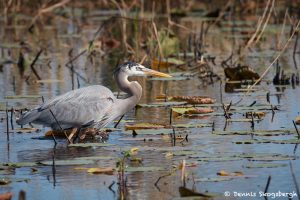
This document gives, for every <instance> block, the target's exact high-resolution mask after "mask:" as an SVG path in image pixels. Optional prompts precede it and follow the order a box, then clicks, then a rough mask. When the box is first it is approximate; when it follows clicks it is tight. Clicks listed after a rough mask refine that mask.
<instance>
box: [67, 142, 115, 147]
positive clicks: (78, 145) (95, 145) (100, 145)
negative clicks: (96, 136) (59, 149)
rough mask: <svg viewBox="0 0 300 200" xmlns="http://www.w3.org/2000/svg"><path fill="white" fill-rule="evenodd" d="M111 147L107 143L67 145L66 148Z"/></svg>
mask: <svg viewBox="0 0 300 200" xmlns="http://www.w3.org/2000/svg"><path fill="white" fill-rule="evenodd" d="M109 146H113V144H107V143H76V144H69V145H68V147H84V148H87V147H109Z"/></svg>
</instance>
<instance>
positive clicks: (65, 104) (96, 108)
mask: <svg viewBox="0 0 300 200" xmlns="http://www.w3.org/2000/svg"><path fill="white" fill-rule="evenodd" d="M115 100H116V98H115V96H114V95H113V94H112V92H111V91H110V90H109V89H108V88H106V87H104V86H90V87H85V88H81V89H78V90H74V91H71V92H68V93H66V94H64V95H61V96H58V97H56V98H54V99H53V100H50V101H49V102H48V103H45V104H43V105H42V106H40V107H39V108H37V110H38V112H39V113H40V115H39V118H38V119H36V120H35V121H36V122H38V123H41V124H52V126H53V125H54V126H55V124H57V123H56V120H57V121H58V122H59V124H60V125H61V126H62V127H63V128H68V127H73V126H84V125H89V124H92V123H96V122H99V121H102V120H103V119H106V118H107V116H108V115H110V114H111V113H112V112H113V105H114V103H115V102H116V101H115ZM51 112H52V113H53V115H54V116H53V115H52V113H51ZM54 117H55V118H56V120H55V119H54Z"/></svg>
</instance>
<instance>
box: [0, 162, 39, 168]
mask: <svg viewBox="0 0 300 200" xmlns="http://www.w3.org/2000/svg"><path fill="white" fill-rule="evenodd" d="M1 165H3V166H9V167H14V168H20V167H34V166H37V163H35V162H17V163H2V164H1Z"/></svg>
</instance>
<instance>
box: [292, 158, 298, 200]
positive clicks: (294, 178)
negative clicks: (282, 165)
mask: <svg viewBox="0 0 300 200" xmlns="http://www.w3.org/2000/svg"><path fill="white" fill-rule="evenodd" d="M290 170H291V173H292V177H293V181H294V184H295V187H296V191H297V196H298V199H300V188H299V185H298V182H297V178H296V175H295V172H294V169H293V165H292V163H291V161H290Z"/></svg>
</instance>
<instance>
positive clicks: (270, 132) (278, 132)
mask: <svg viewBox="0 0 300 200" xmlns="http://www.w3.org/2000/svg"><path fill="white" fill-rule="evenodd" d="M213 134H216V135H251V134H252V135H256V136H279V135H291V134H296V132H295V131H293V130H256V131H250V130H249V131H213Z"/></svg>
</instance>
